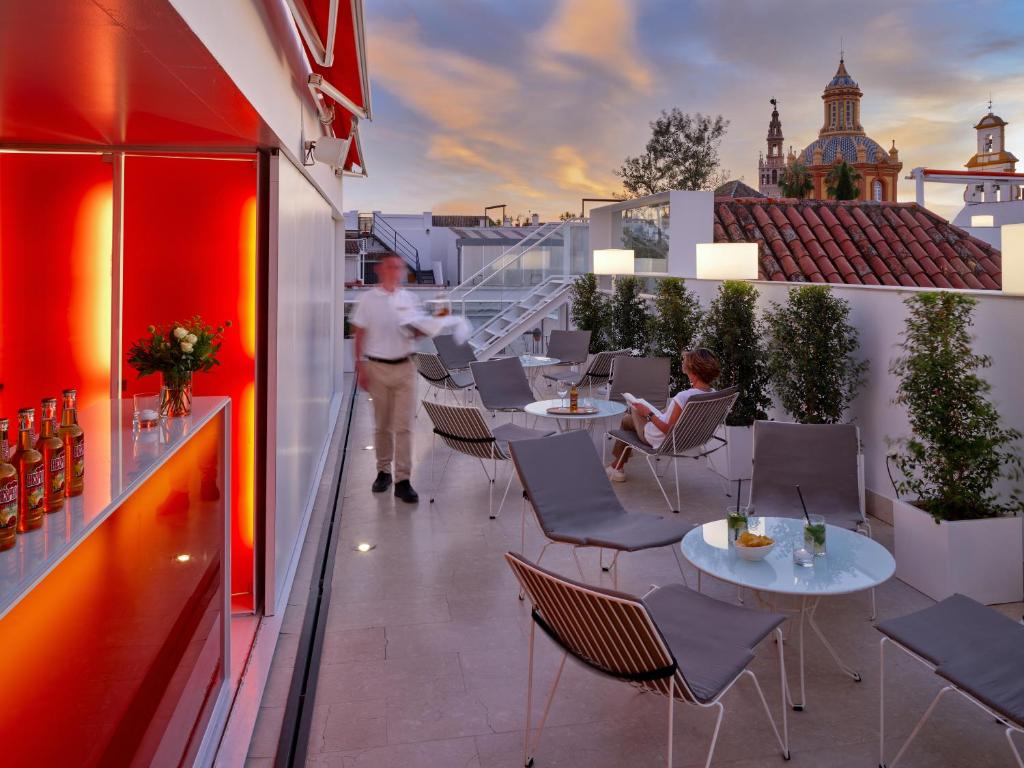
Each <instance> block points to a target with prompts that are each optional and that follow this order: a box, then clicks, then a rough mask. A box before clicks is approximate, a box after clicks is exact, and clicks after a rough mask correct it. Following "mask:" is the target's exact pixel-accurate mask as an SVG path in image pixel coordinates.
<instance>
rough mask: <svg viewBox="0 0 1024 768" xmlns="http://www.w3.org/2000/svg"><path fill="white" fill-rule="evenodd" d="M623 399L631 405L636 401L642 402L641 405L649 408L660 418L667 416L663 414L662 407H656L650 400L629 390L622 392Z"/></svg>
mask: <svg viewBox="0 0 1024 768" xmlns="http://www.w3.org/2000/svg"><path fill="white" fill-rule="evenodd" d="M622 399H623V400H625V401H626V404H627V405H629V406H633V405H634V404H636V403H640V405H642V406H644V407H645V408H646V409H647V410H649V411H650V412H651V413H653V414H654V415H655V416H657V417H658V418H659V419H664V418H665V414H663V413H662V412H661V410H660V409H658V408H655V407H654V406H653V405H651V404H650V403H649V402H647V401H646V400H644V399H643V398H642V397H636V396H635V395H633V394H631V393H629V392H623V393H622Z"/></svg>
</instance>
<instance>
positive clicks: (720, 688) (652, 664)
mask: <svg viewBox="0 0 1024 768" xmlns="http://www.w3.org/2000/svg"><path fill="white" fill-rule="evenodd" d="M505 559H506V561H508V564H509V566H511V568H512V571H513V572H514V573H515V575H516V578H517V579H518V580H519V583H520V585H521V586H522V589H523V591H524V592H525V593H526V594H528V595H529V596H530V602H531V603H532V606H533V610H532V613H531V615H532V618H533V623H532V625H531V627H530V646H529V648H530V650H529V666H528V672H527V683H526V697H527V699H526V728H525V733H524V737H523V763H524V765H526V766H532V765H533V759H534V758H533V755H534V753H535V752H536V749H537V746H538V744H539V742H540V737H541V733H542V732H543V730H544V723H545V722H546V720H547V716H548V712H549V711H550V708H551V701H552V699H553V698H554V695H555V691H556V690H557V689H558V683H559V681H560V680H561V677H562V670H563V669H564V667H565V660H566V659H567V658H568V657H569V656H572V658H573V659H574V660H575V661H577V662H579V663H580V664H582V665H583V666H584V667H587V668H588V669H590V670H592V671H594V672H597V673H598V674H601V675H605V676H606V677H611V678H613V679H615V680H621V681H622V682H624V683H628V684H629V685H632V686H634V687H635V688H638V689H640V690H641V691H645V692H649V693H655V694H660V695H662V696H664V697H666V698H667V699H668V745H667V750H666V752H667V756H666V765H668V766H669V767H670V768H671V765H672V747H673V743H672V742H673V738H672V734H673V725H674V722H673V721H674V717H673V715H674V711H673V710H674V706H675V702H676V701H677V700H678V701H679V702H681V703H683V704H689V705H691V706H695V707H698V708H701V709H717V710H718V715H717V718H716V720H715V730H714V733H713V735H712V737H711V747H710V748H709V749H708V756H707V761H706V763H705V766H710V765H711V760H712V758H713V757H714V754H715V745H716V744H717V742H718V733H719V730H720V728H721V726H722V716H723V715H724V714H725V706H724V705H723V704H722V701H721V700H722V697H723V696H724V695H725V693H726V692H727V691H729V690H730V689H731V688H732V687H733V685H735V684H736V682H737V681H738V680H739V679H740V678H741V677H744V676H749V677H750V679H751V680H752V681H753V683H754V688H755V689H756V690H757V695H758V698H760V700H761V705H762V706H763V707H764V711H765V714H766V715H768V722H770V723H771V726H772V731H773V732H774V733H775V738H776V740H777V741H778V743H779V748H780V749H781V751H782V756H783V757H784V758H785V759H786V760H788V759H789V756H790V755H789V727H788V721H787V713H786V693H785V690H786V683H785V681H786V663H785V658H784V656H783V644H782V630H781V626H780V625H781V624H782V622H783V621H784V620H785V617H784V616H781V615H779V614H776V613H764V612H761V611H754V610H751V609H749V608H743V607H741V606H737V605H731V604H729V603H723V602H721V601H719V600H715V599H714V598H712V597H708V596H706V595H702V594H700V593H699V592H695V591H693V590H691V589H689V588H688V587H685V586H683V585H682V584H672V585H669V586H666V587H655V588H654V589H652V590H651V591H650V592H648V593H647V594H646V595H645V596H644V597H643V598H637V597H634V596H632V595H628V594H623V593H621V592H615V591H612V590H608V589H601V588H600V587H591V586H587V585H585V584H581V583H578V582H575V581H572V580H570V579H566V578H564V577H562V576H558V575H556V574H554V573H552V572H551V571H548V570H545V569H543V568H541V567H540V566H538V565H535V564H533V563H531V562H529V561H528V560H526V559H525V558H524V557H522V556H521V555H517V554H515V553H512V552H509V553H508V554H506V555H505ZM537 627H540V628H541V630H542V631H543V632H544V633H545V634H546V635H547V636H548V637H549V638H551V640H552V641H553V642H554V643H555V644H556V645H557V646H558V647H559V648H560V649H561V651H562V659H561V662H560V663H559V666H558V671H557V672H556V674H555V679H554V682H553V683H552V685H551V691H550V692H549V693H548V696H547V701H546V703H545V705H544V710H543V714H542V715H541V718H540V722H539V723H538V725H537V729H536V735H535V736H533V734H532V726H533V659H534V641H535V635H536V630H537ZM772 633H775V639H776V642H777V645H778V651H777V652H778V654H779V684H780V688H781V690H782V694H781V696H782V734H781V735H780V734H779V729H778V727H777V726H776V724H775V718H773V717H772V713H771V710H770V709H769V708H768V701H767V700H766V699H765V696H764V691H762V690H761V684H760V683H759V682H758V680H757V676H756V675H755V674H754V673H753V672H752V671H751V670H750V669H748V667H749V665H750V662H751V661H752V660H753V659H754V648H756V647H757V646H758V645H759V644H760V643H761V642H762V641H763V640H764V639H765V638H767V637H768V636H769V635H771V634H772ZM531 736H532V737H533V738H532V743H531Z"/></svg>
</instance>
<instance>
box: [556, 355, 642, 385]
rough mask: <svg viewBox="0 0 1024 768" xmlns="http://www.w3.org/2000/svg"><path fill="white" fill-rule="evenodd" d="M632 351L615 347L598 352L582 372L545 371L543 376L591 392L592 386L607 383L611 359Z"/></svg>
mask: <svg viewBox="0 0 1024 768" xmlns="http://www.w3.org/2000/svg"><path fill="white" fill-rule="evenodd" d="M632 353H633V350H631V349H615V350H609V351H605V352H598V353H597V354H596V355H594V357H593V359H592V360H591V361H590V365H588V366H587V369H586V370H585V371H583V373H578V372H577V373H573V372H572V371H555V372H554V373H545V374H544V378H545V379H547V380H548V381H551V382H554V383H556V384H566V385H568V386H572V385H573V384H575V385H576V386H577V387H580V388H582V387H587V388H588V389H589V390H590V391H591V392H593V389H594V387H603V386H604V385H605V384H607V383H608V379H609V377H610V376H611V373H612V361H613V360H614V359H615V358H617V357H627V356H629V355H631V354H632Z"/></svg>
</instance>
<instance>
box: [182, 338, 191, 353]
mask: <svg viewBox="0 0 1024 768" xmlns="http://www.w3.org/2000/svg"><path fill="white" fill-rule="evenodd" d="M181 351H182V352H184V353H185V354H186V355H187V354H189V353H190V352H191V351H192V345H191V344H189V343H188V342H187V341H183V342H181Z"/></svg>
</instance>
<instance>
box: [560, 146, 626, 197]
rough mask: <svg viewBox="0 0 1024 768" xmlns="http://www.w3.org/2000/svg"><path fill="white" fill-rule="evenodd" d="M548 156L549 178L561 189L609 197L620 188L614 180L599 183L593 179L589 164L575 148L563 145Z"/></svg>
mask: <svg viewBox="0 0 1024 768" xmlns="http://www.w3.org/2000/svg"><path fill="white" fill-rule="evenodd" d="M548 156H549V158H550V162H551V170H550V171H549V173H548V178H550V179H551V180H552V181H553V182H554V183H555V184H556V185H557V186H558V187H559V188H560V189H565V190H573V191H576V192H584V193H587V194H596V195H608V194H609V193H610V192H612V191H614V190H616V189H618V187H619V184H618V182H616V181H614V180H610V179H609V180H607V181H599V180H597V179H595V178H593V175H592V173H593V172H592V171H591V169H590V165H589V163H588V162H587V161H586V159H584V157H583V155H581V154H580V152H579V150H577V149H576V148H575V147H572V146H570V145H568V144H562V145H560V146H557V147H555V148H554V149H552V150H551V152H550V153H549V154H548Z"/></svg>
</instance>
